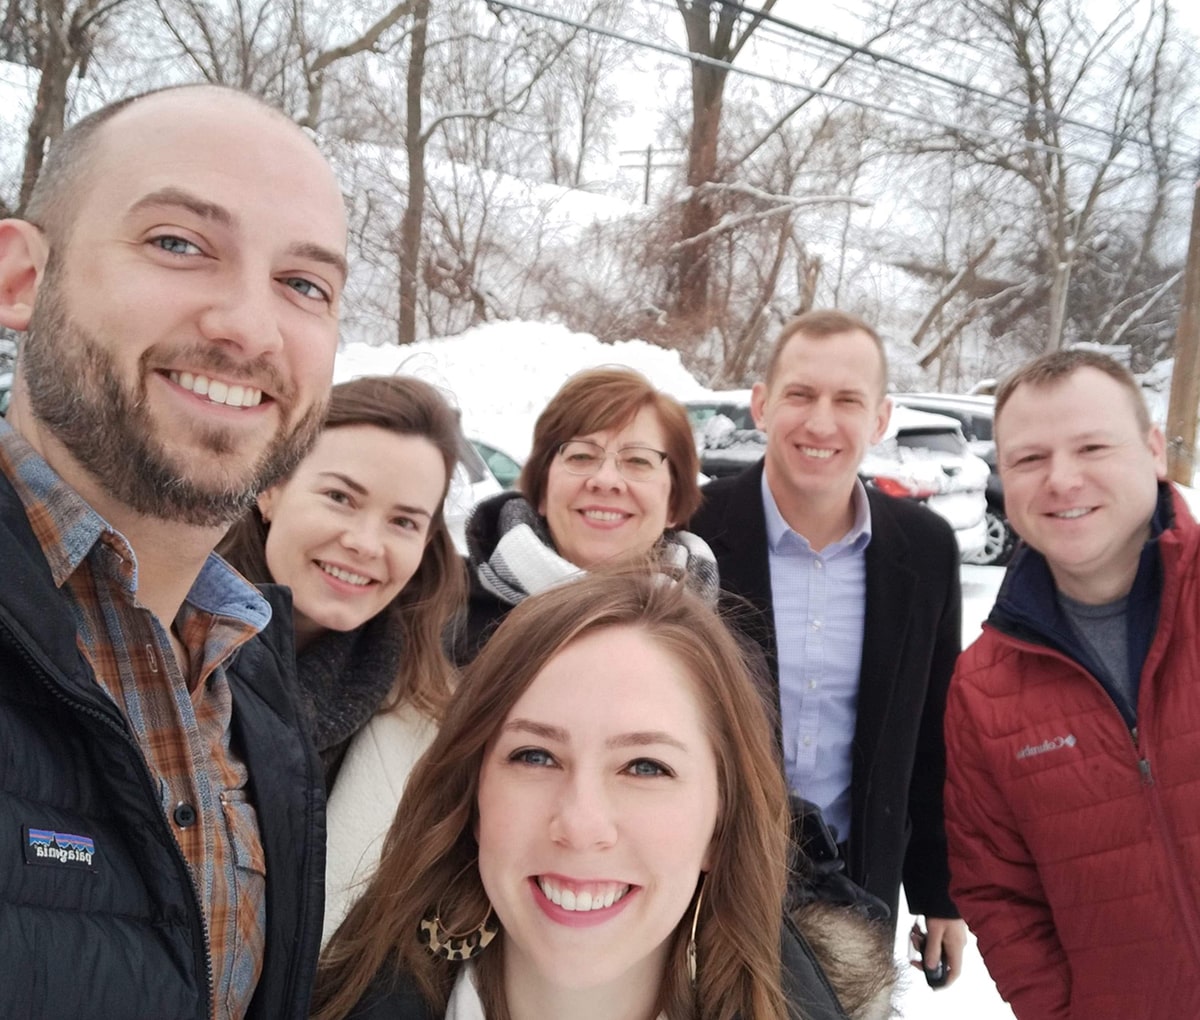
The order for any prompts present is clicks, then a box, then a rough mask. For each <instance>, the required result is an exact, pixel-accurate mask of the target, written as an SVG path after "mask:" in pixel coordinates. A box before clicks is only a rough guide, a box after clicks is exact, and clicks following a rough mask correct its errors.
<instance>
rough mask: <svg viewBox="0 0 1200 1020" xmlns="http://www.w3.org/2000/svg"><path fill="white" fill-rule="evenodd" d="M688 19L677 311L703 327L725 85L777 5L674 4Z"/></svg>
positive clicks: (705, 0) (718, 0) (768, 1)
mask: <svg viewBox="0 0 1200 1020" xmlns="http://www.w3.org/2000/svg"><path fill="white" fill-rule="evenodd" d="M675 5H676V6H677V7H678V8H679V13H680V14H681V15H682V16H683V24H684V28H685V30H686V32H687V45H688V50H689V52H691V53H693V54H695V55H696V56H697V57H698V58H699V59H696V60H693V61H692V67H691V77H692V129H691V132H690V134H689V136H688V154H687V185H688V188H689V189H690V190H689V192H688V194H687V196H686V198H685V200H684V204H683V209H682V215H681V221H680V228H679V236H680V239H681V241H683V242H693V239H700V240H695V241H694V243H685V244H684V246H683V247H682V248H680V249H679V250H678V252H677V254H676V259H675V266H674V271H675V274H676V280H675V294H674V302H673V304H674V312H675V314H676V315H677V316H679V317H680V318H683V319H686V320H691V321H696V320H699V322H700V323H702V324H703V325H704V326H707V321H708V317H709V316H708V296H709V295H708V287H709V243H708V240H707V238H708V237H709V232H710V231H711V230H712V228H713V227H714V226H715V225H716V223H717V212H716V210H715V208H714V206H713V203H712V195H711V193H705V191H704V190H703V186H704V185H706V184H711V183H713V182H715V181H718V180H719V179H720V175H719V173H718V153H719V147H718V141H719V137H720V130H721V110H722V106H723V103H724V100H725V82H726V79H727V77H728V74H729V66H728V65H731V64H732V63H733V62H734V61H735V60H736V59H737V57H738V54H739V53H741V51H742V48H743V47H744V46H745V45H746V43H747V42H748V41H749V39H750V37H751V36H752V35H753V34H754V31H755V29H757V28H758V27H759V25H761V24H762V20H763V15H764V14H766V13H769V12H770V11H771V9H772V8H773V7H774V6H775V0H764V2H763V4H762V6H761V8H759V9H758V10H757V11H753V12H751V13H749V14H746V15H743V8H742V7H741V5H739V4H732V3H724V2H722V0H675Z"/></svg>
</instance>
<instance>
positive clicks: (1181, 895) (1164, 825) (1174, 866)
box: [1130, 726, 1200, 969]
mask: <svg viewBox="0 0 1200 1020" xmlns="http://www.w3.org/2000/svg"><path fill="white" fill-rule="evenodd" d="M1130 735H1131V736H1132V737H1133V747H1134V750H1135V752H1136V753H1137V756H1138V770H1139V771H1140V772H1141V774H1142V784H1143V785H1144V786H1145V787H1146V796H1147V798H1148V799H1149V801H1150V809H1151V811H1152V812H1153V813H1154V819H1155V821H1156V822H1157V824H1158V830H1159V831H1160V832H1161V833H1162V834H1163V835H1164V837H1166V838H1164V839H1163V852H1164V853H1165V854H1166V857H1167V868H1168V870H1169V871H1170V873H1171V884H1172V885H1173V886H1174V887H1175V899H1176V902H1178V904H1179V911H1180V913H1181V914H1183V922H1184V927H1185V929H1186V930H1187V933H1188V941H1189V942H1190V943H1191V946H1192V955H1193V956H1194V957H1195V961H1196V967H1197V969H1200V920H1198V919H1197V916H1196V901H1195V897H1194V894H1193V892H1192V891H1191V889H1189V888H1188V883H1187V882H1185V881H1184V879H1183V874H1182V872H1183V865H1182V863H1181V862H1180V860H1179V855H1178V854H1177V853H1176V851H1175V844H1174V842H1173V840H1172V839H1171V838H1170V835H1171V829H1170V826H1169V824H1168V822H1167V817H1166V815H1165V814H1164V812H1163V806H1162V800H1161V798H1160V797H1159V796H1158V789H1157V788H1156V786H1155V783H1154V774H1153V772H1152V771H1151V769H1150V759H1149V758H1148V757H1147V756H1146V755H1145V754H1144V753H1143V752H1142V747H1141V742H1140V734H1139V733H1138V729H1137V727H1136V726H1135V727H1133V729H1132V730H1130Z"/></svg>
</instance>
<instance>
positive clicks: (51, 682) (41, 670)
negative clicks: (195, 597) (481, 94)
mask: <svg viewBox="0 0 1200 1020" xmlns="http://www.w3.org/2000/svg"><path fill="white" fill-rule="evenodd" d="M4 629H5V631H7V632H8V635H9V637H10V638H11V639H12V642H13V647H14V648H16V650H17V653H18V654H19V655H20V656H21V658H22V659H24V660H25V662H26V663H27V664H28V665H29V666H30V667H31V669H32V670H33V672H34V673H35V674H36V675H37V677H38V678H39V679H40V680H41V681H42V684H43V686H45V687H46V689H47V690H49V691H50V693H51V694H52V695H53V696H54V697H55V698H57V699H58V700H59V701H61V702H62V703H63V704H64V705H66V706H67V707H68V708H70V709H71V710H72V711H74V712H79V713H82V714H83V715H87V716H90V717H91V718H93V719H97V720H99V721H100V722H101V723H103V724H104V725H105V726H107V727H108V728H109V729H111V730H112V731H113V732H114V733H116V734H117V735H118V736H120V737H121V739H122V740H123V741H124V742H125V743H126V744H128V745H129V746H130V747H132V748H133V750H134V751H135V752H136V753H135V755H134V757H135V758H136V759H137V762H138V764H139V765H140V766H141V771H142V777H143V779H144V780H145V781H146V785H147V786H148V787H149V789H150V792H151V794H152V801H153V803H154V804H158V803H159V797H158V789H157V784H156V783H155V781H154V777H153V776H152V775H151V774H150V767H149V766H148V765H147V764H146V758H145V755H143V754H142V749H141V747H139V746H138V743H137V741H136V740H135V739H134V738H133V735H132V734H131V733H130V732H129V730H128V729H127V728H126V727H124V726H121V725H118V724H117V723H116V722H114V721H113V720H112V719H111V718H109V717H108V716H107V715H105V714H104V713H103V712H101V711H99V710H97V709H95V708H93V707H92V706H90V705H85V704H84V703H83V702H81V701H79V700H77V699H75V698H73V697H71V696H70V695H69V694H68V693H67V691H66V689H65V688H66V683H65V682H64V681H63V680H61V679H58V678H56V677H55V676H54V675H53V673H54V671H52V670H50V669H47V668H46V667H44V666H43V665H42V664H41V663H39V662H38V661H37V660H36V659H35V658H34V657H33V655H31V654H30V651H29V649H28V648H27V647H26V646H25V644H24V643H23V642H22V641H20V640H19V639H18V637H17V635H16V634H15V633H13V631H12V629H11V628H10V627H9V626H8V625H7V624H5V625H4ZM159 814H160V815H161V811H160V812H159ZM163 825H164V826H166V829H167V834H168V836H170V845H171V847H172V848H173V849H174V852H175V861H176V863H177V864H178V865H179V866H180V868H181V870H182V871H183V874H184V875H185V876H186V877H187V882H188V888H190V889H191V891H192V900H193V901H194V903H195V906H196V916H197V917H198V918H199V920H200V933H201V936H202V943H201V944H202V946H203V949H204V974H205V977H206V978H207V979H208V981H207V984H208V1002H207V1004H206V1005H207V1014H208V1017H209V1020H216V1010H215V989H214V987H213V965H212V952H211V950H210V949H209V941H208V940H209V933H208V920H207V918H205V916H204V905H203V903H202V902H201V900H200V890H199V889H198V888H197V887H196V880H195V878H194V876H193V875H192V869H191V867H190V865H189V864H188V862H187V858H186V857H184V856H183V850H182V849H180V846H179V841H178V840H177V839H176V838H175V833H173V832H171V830H170V826H168V825H167V823H166V819H165V817H164V818H163Z"/></svg>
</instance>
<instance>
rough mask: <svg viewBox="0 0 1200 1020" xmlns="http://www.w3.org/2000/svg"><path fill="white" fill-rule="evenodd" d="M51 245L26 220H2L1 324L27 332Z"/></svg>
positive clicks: (0, 257)
mask: <svg viewBox="0 0 1200 1020" xmlns="http://www.w3.org/2000/svg"><path fill="white" fill-rule="evenodd" d="M49 254H50V246H49V245H48V244H47V243H46V238H45V235H44V234H43V233H42V232H41V231H40V230H39V229H38V228H37V227H35V226H34V225H33V224H32V223H28V222H26V221H25V220H0V326H4V327H6V328H8V329H15V330H17V331H18V332H24V331H25V330H26V329H28V328H29V320H30V319H31V318H32V317H33V305H34V301H35V299H36V298H37V292H38V287H39V285H40V284H41V281H42V276H43V275H44V274H45V271H46V260H47V258H48V257H49Z"/></svg>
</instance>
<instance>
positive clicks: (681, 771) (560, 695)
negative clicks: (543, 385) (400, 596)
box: [315, 571, 846, 1020]
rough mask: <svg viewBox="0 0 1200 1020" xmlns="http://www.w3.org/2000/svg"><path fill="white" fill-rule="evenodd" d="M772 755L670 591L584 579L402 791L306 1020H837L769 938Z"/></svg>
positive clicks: (489, 651) (780, 941)
mask: <svg viewBox="0 0 1200 1020" xmlns="http://www.w3.org/2000/svg"><path fill="white" fill-rule="evenodd" d="M774 754H775V751H774V741H773V738H772V736H771V729H770V725H769V723H768V721H767V717H766V713H765V711H764V708H763V705H762V702H761V701H760V699H759V697H758V695H757V694H756V693H755V689H754V687H753V685H752V684H751V682H750V681H749V678H748V676H747V673H746V669H745V666H744V664H743V660H742V658H741V656H740V654H739V651H738V647H737V645H736V643H735V642H734V640H733V639H732V638H731V637H730V635H729V633H728V632H727V631H726V629H725V628H724V627H723V626H722V625H721V623H720V622H719V621H718V619H717V618H716V617H715V615H713V613H712V612H711V611H710V610H709V609H708V608H707V607H706V606H705V605H704V604H703V603H702V602H701V601H700V600H699V599H698V598H697V597H696V596H695V595H693V594H691V593H689V592H688V591H687V590H686V589H685V588H684V587H683V586H681V585H678V584H663V583H662V582H661V580H660V579H657V578H654V577H652V576H651V575H647V574H646V573H644V572H640V571H634V572H629V571H623V572H622V573H620V574H615V575H614V574H606V573H596V574H590V575H587V576H585V577H584V578H583V579H581V580H577V581H573V582H568V583H567V584H564V585H562V586H560V587H558V588H555V589H554V591H553V592H550V593H546V594H544V595H540V596H535V597H533V598H530V599H528V600H526V601H524V602H523V603H522V604H521V605H520V606H518V607H517V608H516V609H515V610H514V611H513V612H512V613H511V614H509V616H508V617H507V618H506V619H505V621H504V623H503V624H502V625H501V626H500V628H499V629H498V630H497V632H496V634H495V636H494V637H493V638H492V639H491V640H490V641H489V642H488V643H487V645H486V646H485V647H484V649H483V651H482V652H481V653H480V655H479V657H478V658H477V659H476V660H475V662H474V663H473V664H472V666H471V667H470V668H469V669H468V671H467V674H466V676H465V678H464V679H463V682H462V685H461V686H460V688H459V691H458V693H457V694H456V695H455V698H454V700H453V701H452V703H451V706H450V708H449V709H448V711H447V713H446V716H445V718H444V720H443V724H442V728H441V730H440V732H439V735H438V737H437V738H436V739H435V741H434V743H433V745H432V746H431V747H430V749H429V751H428V752H427V753H426V755H425V757H424V758H422V760H421V761H420V762H419V763H418V765H417V767H416V769H415V770H414V771H413V774H412V777H411V779H410V781H409V785H408V788H407V789H406V791H405V795H404V799H403V801H402V802H401V805H400V808H399V811H398V812H397V815H396V821H395V823H394V824H393V826H392V829H391V831H390V833H389V834H388V838H387V842H386V845H385V847H384V853H383V860H382V862H381V864H380V867H379V870H378V872H377V873H376V876H375V878H374V880H373V881H372V883H371V885H370V887H369V888H368V889H367V891H366V893H365V894H364V895H363V897H362V898H361V899H360V900H359V902H358V904H357V905H356V906H355V907H354V909H353V910H352V911H351V913H350V914H349V916H348V917H347V919H346V921H345V922H344V923H343V925H342V926H341V928H340V929H339V930H338V932H337V933H336V934H335V936H334V938H333V941H332V942H331V943H330V945H329V947H328V949H327V951H326V954H325V957H324V960H323V965H322V968H321V971H320V975H319V977H318V983H317V992H316V1000H315V1001H316V1007H317V1011H316V1014H315V1015H316V1016H317V1017H318V1018H319V1020H342V1018H345V1017H352V1018H354V1020H385V1018H387V1020H440V1018H442V1017H446V1018H454V1020H462V1018H476V1020H483V1018H486V1020H534V1018H538V1020H542V1018H546V1017H570V1018H573V1020H584V1018H587V1020H655V1018H665V1020H685V1018H686V1020H691V1018H696V1017H703V1018H709V1017H712V1018H717V1017H721V1018H732V1017H739V1018H741V1020H784V1018H785V1017H789V1016H795V1017H804V1018H808V1020H818V1018H820V1020H826V1018H837V1017H844V1016H845V1015H846V1014H845V1013H843V1012H842V1010H841V1008H840V1007H839V1005H838V1003H837V1000H836V998H835V996H834V994H833V991H832V989H831V987H830V984H829V983H828V981H827V979H826V977H825V975H824V973H823V972H822V971H821V970H820V968H819V966H818V965H817V964H816V963H815V961H814V958H813V956H812V953H811V950H810V949H809V946H808V944H807V943H806V942H805V941H804V940H803V938H801V936H800V935H799V933H798V931H797V930H796V929H795V928H794V927H793V926H792V925H791V923H790V922H782V924H781V913H782V902H783V893H784V878H785V874H784V872H785V861H786V858H787V854H786V846H785V841H786V838H787V837H786V833H787V798H786V792H785V790H784V787H783V781H782V778H781V776H780V771H779V766H778V764H777V763H776V761H775V757H774ZM781 928H782V935H781Z"/></svg>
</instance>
